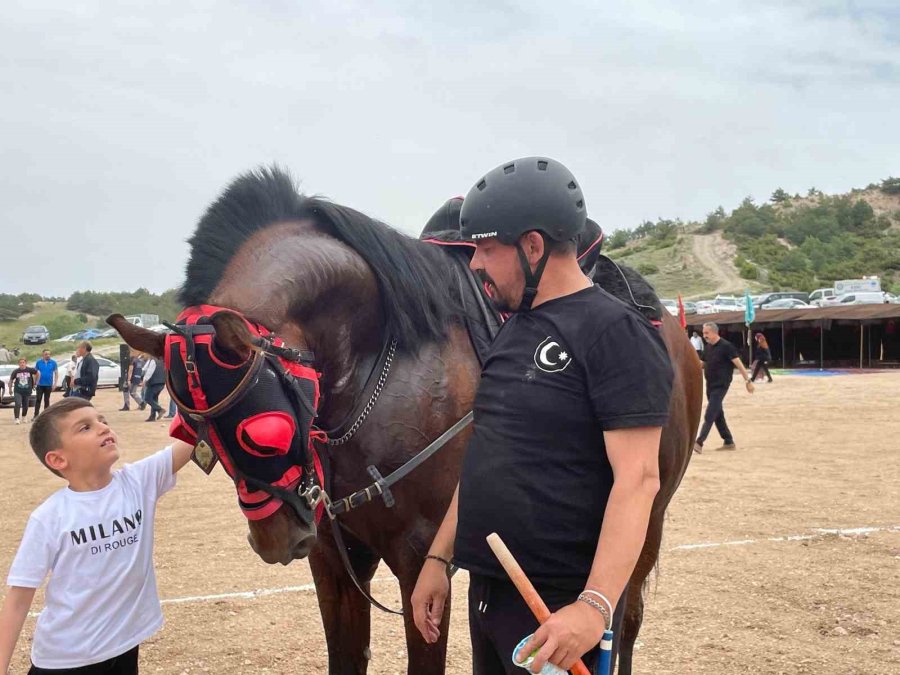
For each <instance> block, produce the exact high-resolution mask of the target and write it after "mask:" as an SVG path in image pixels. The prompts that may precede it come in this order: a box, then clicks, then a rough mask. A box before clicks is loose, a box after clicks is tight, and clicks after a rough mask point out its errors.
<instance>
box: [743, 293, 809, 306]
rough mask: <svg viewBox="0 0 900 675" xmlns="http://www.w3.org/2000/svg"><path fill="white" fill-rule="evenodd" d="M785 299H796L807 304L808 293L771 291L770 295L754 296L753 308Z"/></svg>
mask: <svg viewBox="0 0 900 675" xmlns="http://www.w3.org/2000/svg"><path fill="white" fill-rule="evenodd" d="M785 298H796V299H797V300H802V301H803V302H809V293H804V292H803V291H772V292H770V293H763V294H761V295H755V296H753V298H752V300H753V306H754V307H762V306H763V305H766V304H768V303H770V302H774V301H775V300H783V299H785Z"/></svg>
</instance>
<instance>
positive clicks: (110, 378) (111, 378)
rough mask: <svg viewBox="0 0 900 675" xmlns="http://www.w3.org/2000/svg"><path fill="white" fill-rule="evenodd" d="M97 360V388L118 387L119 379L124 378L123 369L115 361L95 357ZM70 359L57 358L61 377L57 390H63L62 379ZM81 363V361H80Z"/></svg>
mask: <svg viewBox="0 0 900 675" xmlns="http://www.w3.org/2000/svg"><path fill="white" fill-rule="evenodd" d="M94 358H95V359H97V365H98V366H99V368H98V369H97V387H98V388H99V387H118V386H119V379H120V378H121V377H122V368H121V366H120V365H119V364H118V363H116V362H115V361H110V360H109V359H107V358H104V357H102V356H95V357H94ZM68 360H69V359H68V358H57V359H56V363H57V365H58V366H59V370H60V373H59V377H58V378H57V381H56V388H57V389H62V378H63V373H64V372H65V365H66V363H67V362H68ZM78 360H79V361H81V359H78Z"/></svg>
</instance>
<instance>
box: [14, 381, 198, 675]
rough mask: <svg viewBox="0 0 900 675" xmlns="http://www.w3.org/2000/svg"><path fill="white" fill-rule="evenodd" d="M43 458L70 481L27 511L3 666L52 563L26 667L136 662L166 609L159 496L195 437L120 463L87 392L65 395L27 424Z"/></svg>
mask: <svg viewBox="0 0 900 675" xmlns="http://www.w3.org/2000/svg"><path fill="white" fill-rule="evenodd" d="M30 441H31V447H32V449H33V450H34V453H35V455H37V457H38V459H39V460H40V461H41V463H42V464H43V465H44V466H46V467H47V468H48V469H50V471H52V472H53V473H55V474H56V475H58V476H61V477H62V478H64V479H65V480H66V481H68V483H69V485H68V487H65V488H63V489H61V490H59V491H57V492H56V493H54V494H52V495H51V496H50V497H49V498H48V499H47V500H46V501H45V502H44V503H43V504H41V505H40V506H39V507H38V508H37V509H35V511H34V512H33V513H32V514H31V517H30V518H29V519H28V524H27V525H26V527H25V534H24V536H23V538H22V543H21V544H20V545H19V550H18V553H17V554H16V557H15V560H14V561H13V564H12V567H11V568H10V571H9V578H8V582H7V583H8V584H9V590H8V592H7V594H6V599H5V600H4V602H3V608H2V609H0V673H6V672H7V669H8V668H9V662H10V659H11V658H12V654H13V650H14V649H15V645H16V641H17V640H18V637H19V633H20V632H21V630H22V624H23V623H24V621H25V617H26V616H27V614H28V610H29V608H30V607H31V602H32V600H33V598H34V592H35V590H36V589H37V588H38V587H39V586H40V585H41V583H43V580H44V578H45V577H46V576H47V573H48V572H50V571H51V569H52V572H53V574H52V576H51V577H50V581H49V583H48V584H47V590H46V598H45V603H44V610H43V611H42V612H41V614H40V616H39V618H38V621H37V626H36V628H35V631H34V642H33V644H32V650H31V660H32V667H31V670H30V671H29V673H30V674H31V675H50V674H52V673H61V672H66V673H82V674H85V675H86V674H93V673H104V674H110V675H111V674H115V675H119V674H124V673H129V674H131V673H137V672H138V665H137V662H138V647H139V645H140V643H141V642H143V641H144V640H146V639H147V638H149V637H150V636H151V635H153V634H154V633H156V631H158V630H159V628H160V627H161V626H162V623H163V617H162V611H161V609H160V605H159V597H158V595H157V591H156V577H155V575H154V572H153V521H154V515H155V511H156V502H157V500H158V499H159V497H161V496H162V495H163V494H165V493H166V492H168V491H169V490H171V489H172V488H173V487H174V485H175V472H177V471H178V470H179V469H181V467H183V466H184V465H185V463H186V462H187V461H188V459H189V457H190V454H191V447H190V446H189V445H187V444H185V443H181V442H179V441H176V442H175V443H173V444H172V446H170V447H168V448H165V449H164V450H161V451H160V452H157V453H156V454H154V455H151V456H149V457H146V458H144V459H142V460H140V461H139V462H135V463H134V464H126V465H125V466H124V467H122V468H121V469H119V470H117V471H112V466H113V464H114V463H115V461H116V460H117V459H118V458H119V449H118V446H117V439H116V435H115V433H114V432H113V431H112V429H110V428H109V426H108V425H107V423H106V420H105V419H104V417H103V415H101V414H100V413H99V412H98V411H97V410H96V409H95V408H94V406H92V405H91V403H90V402H89V401H86V400H84V399H81V398H76V397H72V398H66V399H63V400H61V401H59V402H57V403H54V404H53V405H51V406H50V407H49V408H47V409H46V410H44V412H43V414H42V415H41V416H40V417H38V418H37V419H36V420H35V421H34V422H33V424H32V427H31V433H30Z"/></svg>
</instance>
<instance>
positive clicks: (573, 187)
mask: <svg viewBox="0 0 900 675" xmlns="http://www.w3.org/2000/svg"><path fill="white" fill-rule="evenodd" d="M569 189H570V190H577V189H578V186H577V185H575V181H574V180H570V181H569Z"/></svg>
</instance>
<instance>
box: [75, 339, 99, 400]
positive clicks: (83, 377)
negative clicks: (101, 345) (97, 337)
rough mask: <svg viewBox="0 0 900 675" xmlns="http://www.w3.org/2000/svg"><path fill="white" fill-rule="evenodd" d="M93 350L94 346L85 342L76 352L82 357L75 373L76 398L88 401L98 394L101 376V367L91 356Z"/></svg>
mask: <svg viewBox="0 0 900 675" xmlns="http://www.w3.org/2000/svg"><path fill="white" fill-rule="evenodd" d="M91 350H93V346H92V345H91V343H90V342H88V341H87V340H85V341H84V342H82V343H81V344H80V345H78V349H77V350H76V351H75V353H76V354H78V356H79V357H81V362H80V363H79V364H78V366H77V370H76V371H75V390H74V391H75V396H78V397H79V398H83V399H87V400H88V401H90V400H91V399H92V398H94V394H96V393H97V378H98V377H99V375H100V365H99V364H98V363H97V359H95V358H94V355H93V354H91Z"/></svg>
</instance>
